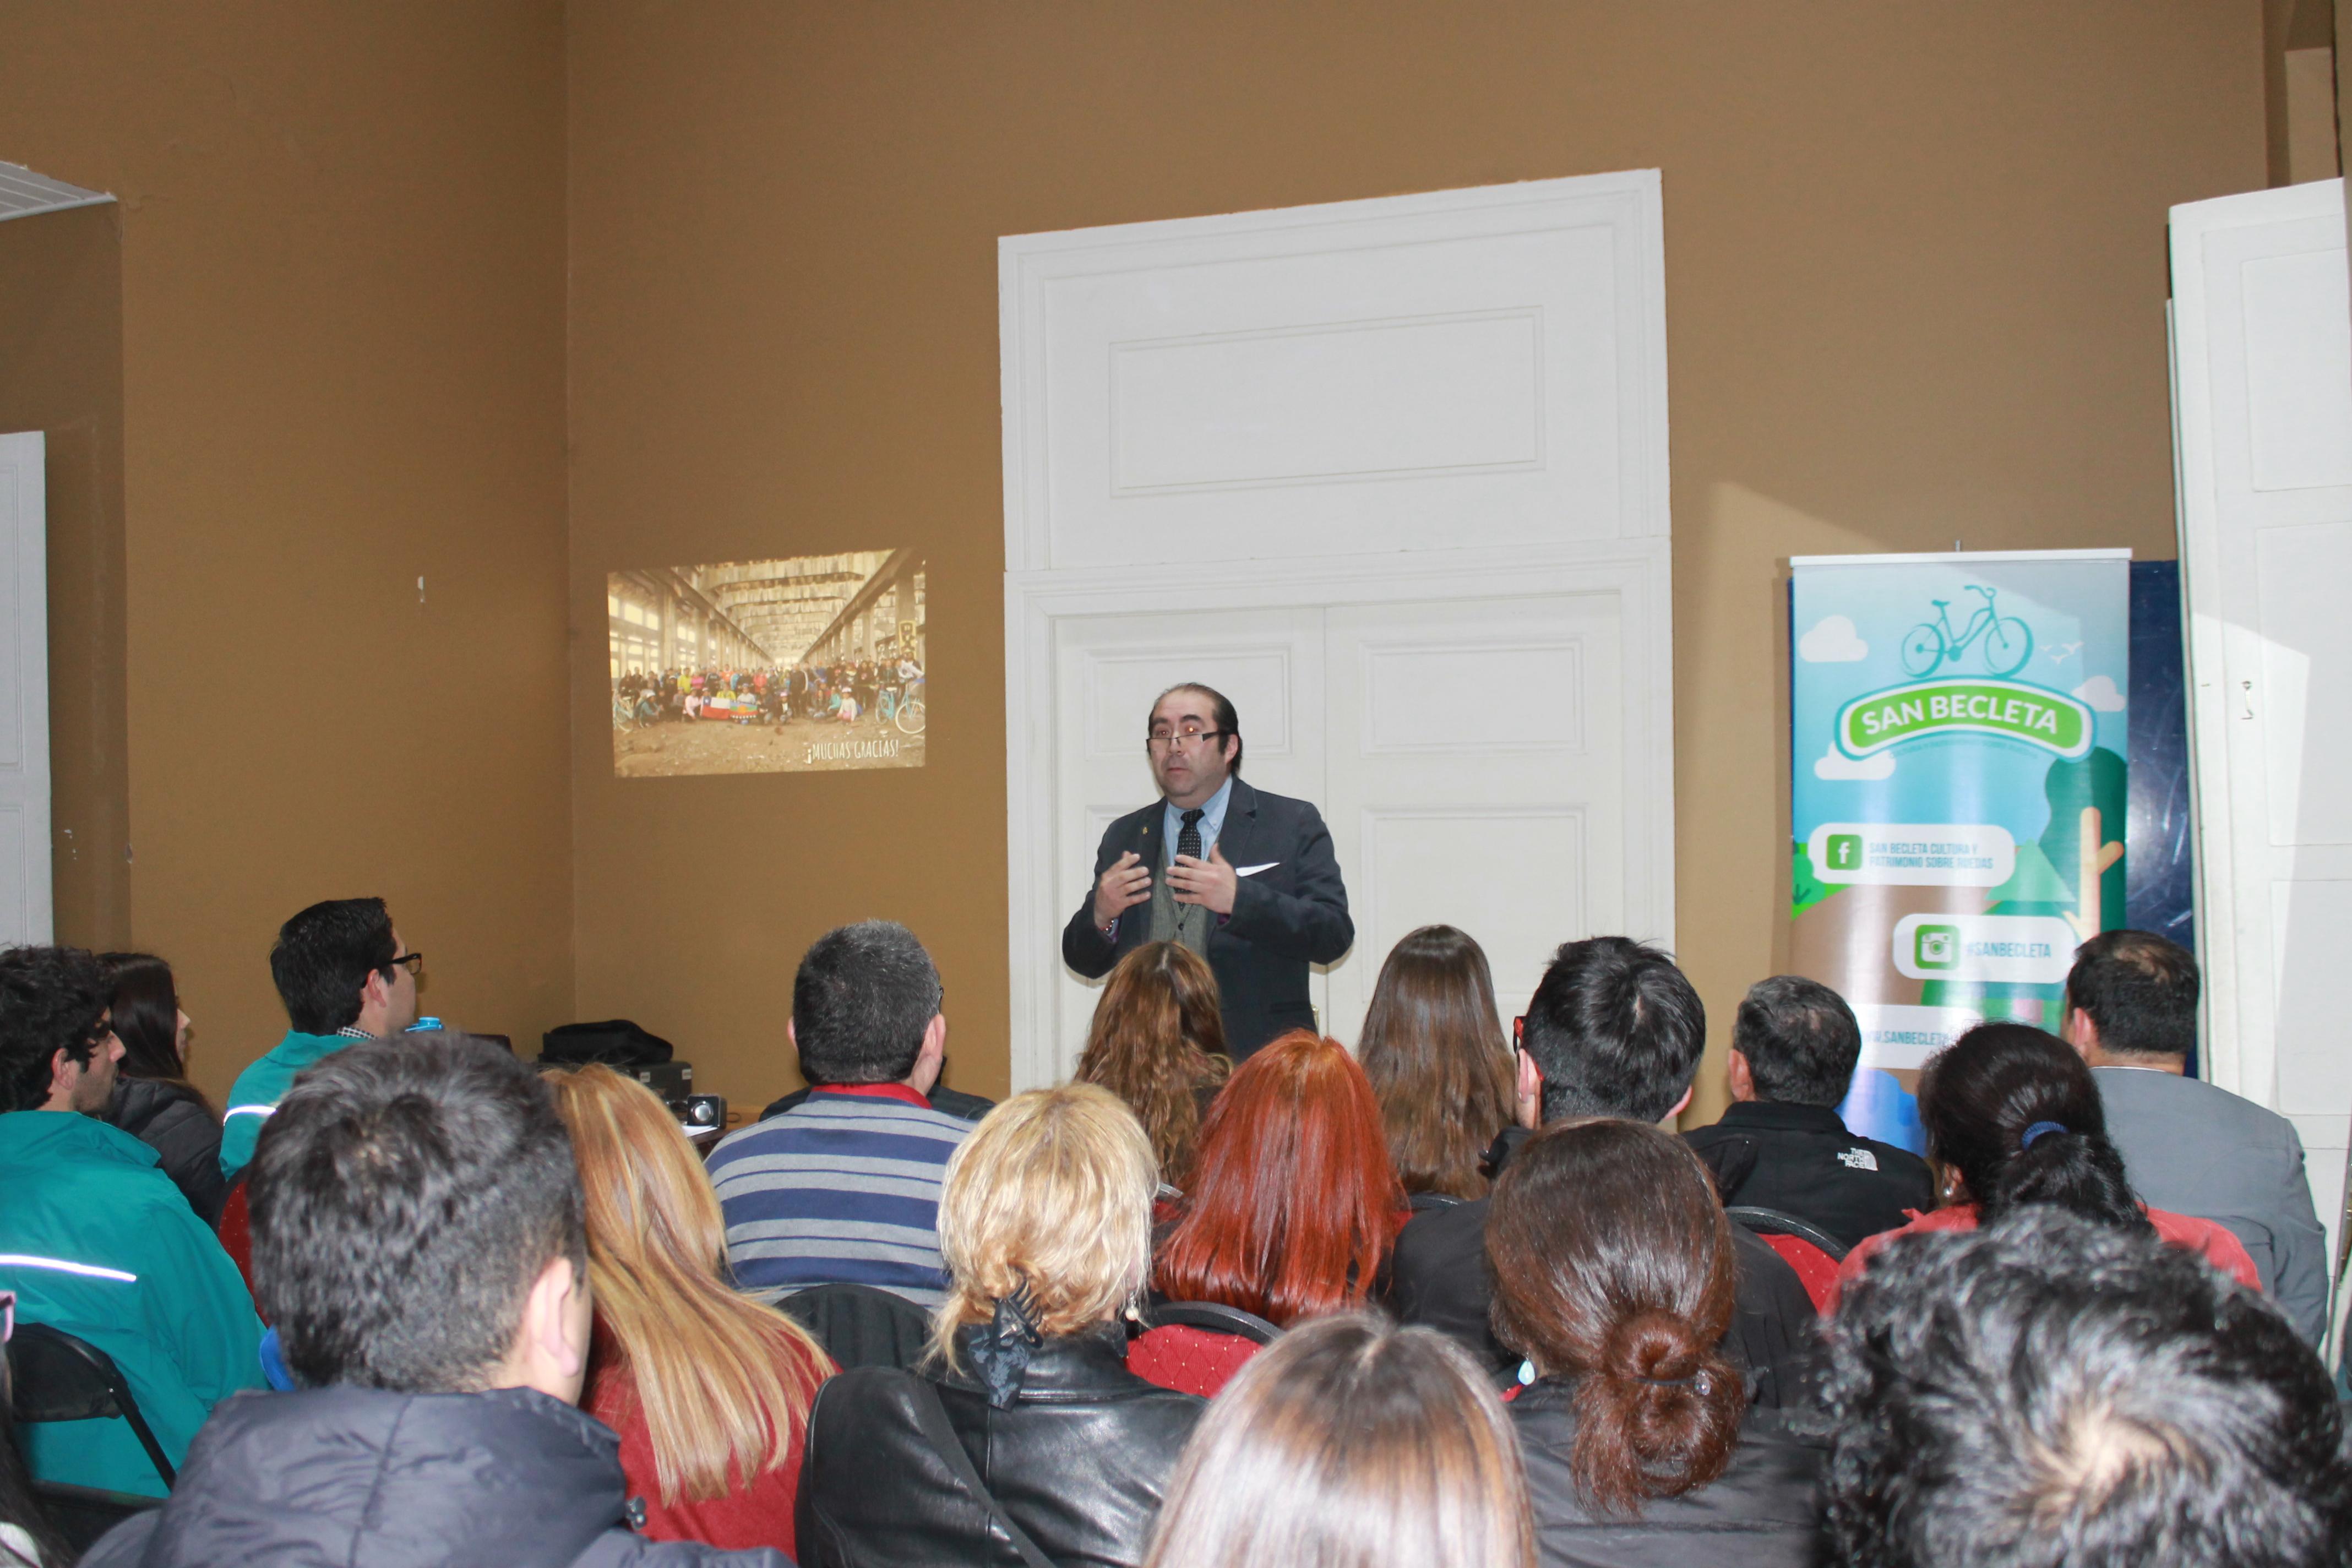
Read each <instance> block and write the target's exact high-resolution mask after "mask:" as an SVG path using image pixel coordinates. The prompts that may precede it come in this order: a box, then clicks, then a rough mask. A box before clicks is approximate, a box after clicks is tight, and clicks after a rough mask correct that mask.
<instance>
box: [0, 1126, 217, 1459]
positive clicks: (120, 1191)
mask: <svg viewBox="0 0 2352 1568" xmlns="http://www.w3.org/2000/svg"><path fill="white" fill-rule="evenodd" d="M0 1194H6V1197H5V1200H0V1289H6V1290H14V1291H16V1321H18V1322H20V1323H46V1324H47V1325H49V1326H50V1327H52V1328H56V1329H61V1330H63V1331H65V1332H67V1333H69V1334H73V1335H76V1336H78V1337H79V1338H81V1339H84V1340H88V1341H89V1342H90V1343H91V1344H94V1345H96V1346H97V1347H98V1348H99V1349H100V1350H102V1351H104V1352H106V1353H107V1354H109V1355H110V1356H112V1357H113V1358H114V1363H115V1365H117V1366H119V1367H121V1369H122V1375H123V1377H124V1378H125V1379H126V1380H128V1381H129V1383H130V1384H131V1396H132V1397H133V1398H135V1399H136V1400H138V1402H139V1409H140V1412H141V1414H142V1415H145V1416H146V1417H147V1424H148V1425H149V1426H152V1427H153V1428H154V1430H155V1437H156V1440H157V1441H158V1442H160V1443H161V1444H162V1445H163V1452H164V1455H165V1457H167V1458H169V1459H170V1460H171V1461H172V1463H173V1467H174V1468H176V1467H177V1466H178V1465H179V1463H180V1460H181V1458H182V1457H183V1456H184V1454H186V1452H187V1449H188V1441H189V1439H190V1438H192V1437H194V1436H195V1435H196V1428H197V1427H199V1426H203V1425H204V1424H205V1416H207V1415H210V1414H212V1408H213V1406H214V1405H217V1404H218V1403H220V1402H221V1401H222V1400H224V1399H226V1398H227V1397H228V1396H229V1395H230V1394H235V1393H236V1392H237V1391H238V1390H239V1389H243V1388H259V1387H261V1386H263V1383H262V1375H261V1355H260V1351H261V1320H260V1319H258V1318H257V1317H255V1316H254V1315H253V1298H252V1297H251V1296H249V1295H247V1293H246V1289H245V1279H244V1278H243V1277H242V1276H241V1275H239V1274H238V1273H237V1271H236V1264H235V1263H233V1262H231V1261H230V1260H229V1256H228V1254H227V1253H226V1252H224V1251H222V1250H221V1244H220V1241H219V1239H218V1238H217V1237H215V1236H214V1235H213V1233H212V1232H211V1231H210V1230H209V1229H207V1228H206V1227H205V1223H204V1222H203V1221H202V1220H200V1219H198V1218H197V1217H196V1216H195V1214H194V1211H193V1210H191V1209H190V1208H189V1207H188V1200H187V1199H186V1198H184V1197H183V1196H181V1194H180V1189H179V1188H177V1187H175V1186H173V1184H172V1179H171V1178H170V1177H169V1176H166V1175H165V1174H163V1171H162V1170H161V1169H159V1168H158V1165H157V1162H156V1155H155V1151H154V1150H152V1149H151V1148H149V1147H148V1146H147V1145H146V1144H144V1143H142V1142H140V1141H139V1140H138V1139H136V1138H133V1137H131V1135H130V1134H129V1133H127V1132H123V1131H119V1130H117V1129H115V1128H112V1127H109V1126H108V1125H107V1124H106V1123H105V1122H103V1121H99V1120H98V1119H97V1118H96V1117H94V1116H83V1115H79V1114H78V1113H76V1112H74V1111H70V1110H17V1111H11V1112H9V1113H8V1114H6V1115H5V1116H0ZM16 1438H17V1441H18V1442H19V1443H21V1444H22V1445H24V1448H25V1453H26V1460H27V1461H28V1462H29V1463H30V1465H31V1466H32V1470H33V1474H34V1476H35V1477H37V1479H42V1480H47V1481H68V1482H71V1483H73V1484H74V1485H77V1486H85V1487H104V1488H107V1489H110V1490H114V1491H126V1492H143V1493H146V1494H147V1495H149V1496H151V1497H161V1496H162V1495H163V1479H162V1478H161V1477H159V1476H157V1475H156V1473H155V1467H154V1465H153V1463H152V1461H150V1460H149V1458H147V1451H146V1450H145V1449H144V1448H142V1447H140V1446H139V1440H138V1439H137V1438H136V1437H134V1436H131V1427H130V1426H129V1425H128V1424H127V1423H125V1422H124V1421H122V1420H121V1419H120V1418H119V1417H113V1416H110V1417H107V1418H104V1419H101V1420H96V1421H54V1422H40V1423H29V1422H28V1423H26V1424H25V1425H23V1426H18V1427H17V1428H16Z"/></svg>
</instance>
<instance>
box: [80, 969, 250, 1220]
mask: <svg viewBox="0 0 2352 1568" xmlns="http://www.w3.org/2000/svg"><path fill="white" fill-rule="evenodd" d="M99 962H100V963H102V964H104V965H105V966H106V973H107V978H108V979H109V980H110V982H111V983H112V984H113V987H114V1037H115V1038H116V1039H118V1040H121V1042H122V1062H121V1066H120V1067H119V1068H117V1069H116V1071H115V1076H114V1093H113V1095H112V1096H111V1097H110V1099H109V1100H107V1102H106V1122H107V1125H108V1126H110V1127H120V1128H121V1129H122V1131H125V1132H128V1133H130V1134H131V1136H132V1137H133V1138H136V1139H138V1140H139V1141H140V1142H142V1143H144V1144H146V1145H147V1146H148V1147H149V1148H151V1149H152V1150H154V1151H155V1152H156V1154H157V1155H158V1156H159V1157H160V1158H161V1159H162V1160H163V1173H164V1174H165V1175H167V1176H169V1177H171V1178H172V1184H173V1186H175V1187H177V1188H179V1189H180V1191H181V1192H182V1193H184V1194H186V1196H187V1200H188V1206H189V1207H190V1208H192V1209H194V1211H195V1213H196V1217H197V1218H198V1219H200V1220H203V1221H204V1222H205V1224H206V1225H208V1226H214V1227H215V1228H217V1227H218V1226H219V1225H220V1215H221V1205H222V1204H223V1203H224V1202H225V1201H226V1199H227V1197H228V1182H227V1180H226V1178H225V1177H223V1176H222V1174H221V1169H220V1142H221V1123H220V1113H219V1112H218V1111H216V1110H214V1109H213V1102H212V1101H211V1100H208V1099H206V1098H205V1091H204V1090H202V1089H198V1088H197V1087H196V1086H195V1085H194V1084H193V1083H190V1082H189V1081H188V1063H187V1048H188V1016H187V1015H186V1014H185V1013H183V1012H182V1011H180V993H179V988H178V987H177V986H176V985H174V984H173V983H172V966H171V965H170V964H168V963H164V962H163V960H162V959H160V958H157V957H155V956H154V955H153V954H152V953H145V952H108V953H101V954H100V955H99Z"/></svg>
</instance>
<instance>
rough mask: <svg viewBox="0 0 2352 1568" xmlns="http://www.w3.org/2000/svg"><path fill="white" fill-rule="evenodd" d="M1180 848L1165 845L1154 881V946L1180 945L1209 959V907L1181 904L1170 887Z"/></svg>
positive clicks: (1152, 938)
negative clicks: (1171, 872)
mask: <svg viewBox="0 0 2352 1568" xmlns="http://www.w3.org/2000/svg"><path fill="white" fill-rule="evenodd" d="M1175 861H1176V846H1175V845H1173V844H1163V845H1161V846H1160V869H1159V872H1158V874H1156V875H1155V876H1154V877H1153V878H1152V879H1151V928H1150V932H1149V935H1150V938H1151V940H1152V941H1153V942H1181V943H1182V944H1183V945H1184V946H1186V947H1189V948H1191V949H1192V951H1193V952H1197V953H1199V954H1200V955H1201V956H1202V957H1203V958H1206V957H1208V956H1209V927H1210V923H1211V921H1212V919H1213V917H1212V916H1211V915H1210V913H1209V906H1208V905H1206V904H1180V903H1178V902H1177V901H1176V890H1175V889H1173V888H1171V887H1170V886H1169V885H1168V868H1169V867H1171V865H1173V864H1175Z"/></svg>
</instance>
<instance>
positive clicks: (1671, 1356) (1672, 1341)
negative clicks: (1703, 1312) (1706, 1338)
mask: <svg viewBox="0 0 2352 1568" xmlns="http://www.w3.org/2000/svg"><path fill="white" fill-rule="evenodd" d="M1705 1356H1706V1346H1705V1345H1703V1344H1701V1343H1700V1342H1699V1338H1698V1334H1697V1332H1696V1331H1695V1330H1694V1329H1693V1328H1692V1326H1691V1324H1690V1323H1689V1321H1687V1320H1685V1319H1684V1318H1682V1317H1680V1316H1678V1315H1677V1314H1675V1313H1673V1312H1669V1311H1665V1310H1662V1309H1659V1308H1655V1307H1651V1308H1645V1309H1643V1310H1640V1311H1637V1312H1633V1313H1632V1314H1630V1315H1628V1316H1627V1317H1625V1318H1623V1319H1622V1320H1621V1321H1619V1322H1618V1323H1617V1324H1616V1325H1615V1326H1614V1327H1613V1328H1612V1330H1611V1331H1610V1335H1609V1341H1608V1343H1607V1344H1606V1345H1604V1346H1603V1347H1602V1349H1601V1365H1600V1367H1599V1369H1598V1370H1599V1372H1600V1373H1601V1376H1603V1377H1607V1378H1613V1379H1616V1380H1617V1381H1620V1382H1623V1383H1631V1384H1647V1385H1650V1386H1652V1387H1680V1386H1685V1385H1688V1384H1691V1382H1692V1379H1693V1378H1694V1377H1695V1376H1696V1375H1697V1373H1698V1372H1699V1370H1700V1364H1699V1363H1701V1361H1702V1360H1703V1359H1704V1358H1705Z"/></svg>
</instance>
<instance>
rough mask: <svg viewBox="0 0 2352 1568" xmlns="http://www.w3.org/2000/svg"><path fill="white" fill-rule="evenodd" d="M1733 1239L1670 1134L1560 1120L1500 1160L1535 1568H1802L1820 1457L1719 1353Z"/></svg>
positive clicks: (1692, 1160)
mask: <svg viewBox="0 0 2352 1568" xmlns="http://www.w3.org/2000/svg"><path fill="white" fill-rule="evenodd" d="M1732 1230H1733V1227H1732V1226H1731V1223H1730V1221H1728V1220H1727V1219H1726V1218H1725V1217H1724V1214H1723V1206H1722V1205H1720V1204H1719V1203H1717V1201H1716V1198H1715V1194H1713V1193H1712V1192H1710V1191H1709V1190H1708V1185H1707V1178H1706V1171H1705V1170H1704V1169H1703V1168H1702V1167H1701V1165H1700V1164H1699V1162H1698V1160H1697V1159H1696V1157H1695V1156H1694V1155H1693V1153H1692V1152H1691V1150H1690V1149H1689V1148H1688V1147H1687V1146H1686V1145H1685V1144H1684V1143H1683V1142H1682V1141H1681V1140H1680V1139H1677V1138H1676V1137H1675V1136H1674V1135H1673V1134H1672V1133H1670V1132H1666V1131H1662V1130H1660V1129H1658V1128H1656V1127H1650V1126H1644V1125H1643V1124H1642V1123H1640V1122H1636V1121H1605V1120H1596V1121H1570V1122H1566V1123H1563V1124H1561V1125H1559V1126H1555V1127H1552V1128H1549V1129H1548V1130H1546V1131H1542V1132H1539V1133H1538V1134H1537V1135H1536V1136H1535V1137H1533V1138H1531V1139H1529V1140H1528V1142H1527V1143H1526V1144H1525V1145H1524V1146H1523V1147H1522V1148H1521V1149H1520V1150H1519V1151H1518V1152H1517V1154H1515V1155H1513V1156H1512V1158H1511V1163H1510V1168H1509V1169H1508V1170H1507V1171H1505V1172H1504V1173H1503V1176H1502V1180H1501V1181H1500V1182H1499V1183H1498V1184H1496V1189H1495V1195H1494V1200H1493V1214H1492V1215H1491V1217H1490V1218H1489V1219H1488V1220H1487V1223H1486V1252H1487V1256H1488V1257H1489V1258H1490V1259H1491V1260H1492V1261H1493V1264H1494V1269H1495V1321H1496V1330H1497V1331H1498V1332H1499V1333H1500V1334H1501V1336H1502V1338H1503V1340H1504V1342H1506V1343H1507V1344H1509V1345H1511V1346H1513V1347H1515V1348H1517V1349H1518V1350H1519V1351H1521V1352H1524V1353H1525V1354H1526V1356H1527V1358H1528V1366H1529V1368H1530V1369H1531V1370H1532V1372H1533V1373H1534V1374H1535V1378H1534V1381H1533V1382H1532V1383H1530V1384H1528V1385H1527V1386H1526V1387H1525V1388H1523V1389H1521V1390H1520V1392H1519V1394H1518V1395H1517V1398H1516V1399H1514V1400H1513V1402H1512V1404H1511V1407H1510V1410H1511V1425H1512V1426H1514V1427H1515V1428H1516V1429H1517V1432H1518V1437H1519V1447H1520V1448H1521V1450H1522V1451H1523V1452H1524V1453H1525V1455H1526V1458H1527V1469H1528V1495H1529V1497H1530V1498H1531V1499H1532V1500H1533V1502H1534V1506H1535V1520H1536V1542H1537V1547H1538V1552H1539V1553H1540V1555H1541V1557H1542V1560H1543V1562H1544V1563H1546V1564H1547V1568H1561V1565H1565V1564H1578V1565H1584V1564H1596V1565H1601V1564H1605V1565H1608V1568H1617V1565H1620V1564H1629V1565H1630V1564H1680V1563H1717V1562H1726V1561H1735V1560H1736V1561H1737V1562H1738V1563H1742V1564H1747V1565H1757V1568H1761V1565H1765V1564H1778V1563H1786V1564H1790V1568H1804V1565H1809V1564H1811V1563H1812V1561H1813V1547H1814V1541H1815V1536H1816V1533H1817V1530H1816V1521H1815V1518H1814V1512H1813V1479H1814V1476H1815V1473H1816V1471H1817V1470H1818V1468H1819V1465H1820V1456H1819V1454H1818V1452H1817V1451H1816V1450H1814V1449H1812V1448H1811V1447H1806V1446H1805V1445H1804V1444H1802V1443H1801V1442H1799V1441H1798V1440H1796V1439H1795V1438H1794V1437H1793V1436H1791V1435H1790V1433H1789V1431H1788V1430H1787V1429H1786V1428H1784V1427H1783V1426H1780V1424H1779V1420H1778V1416H1777V1415H1776V1414H1775V1413H1772V1412H1767V1411H1756V1412H1753V1413H1751V1412H1749V1410H1748V1391H1747V1388H1746V1385H1745V1383H1744V1380H1743V1379H1742V1377H1741V1375H1740V1373H1739V1371H1738V1368H1736V1367H1734V1366H1733V1365H1732V1364H1731V1363H1730V1362H1729V1361H1727V1360H1726V1359H1725V1357H1724V1354H1723V1351H1722V1343H1723V1339H1724V1335H1725V1331H1727V1329H1728V1328H1729V1327H1730V1325H1731V1315H1732V1310H1733V1305H1734V1300H1735V1294H1734V1286H1733V1283H1732V1281H1733V1275H1734V1267H1733V1262H1732V1250H1731V1247H1732V1240H1731V1238H1732Z"/></svg>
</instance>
